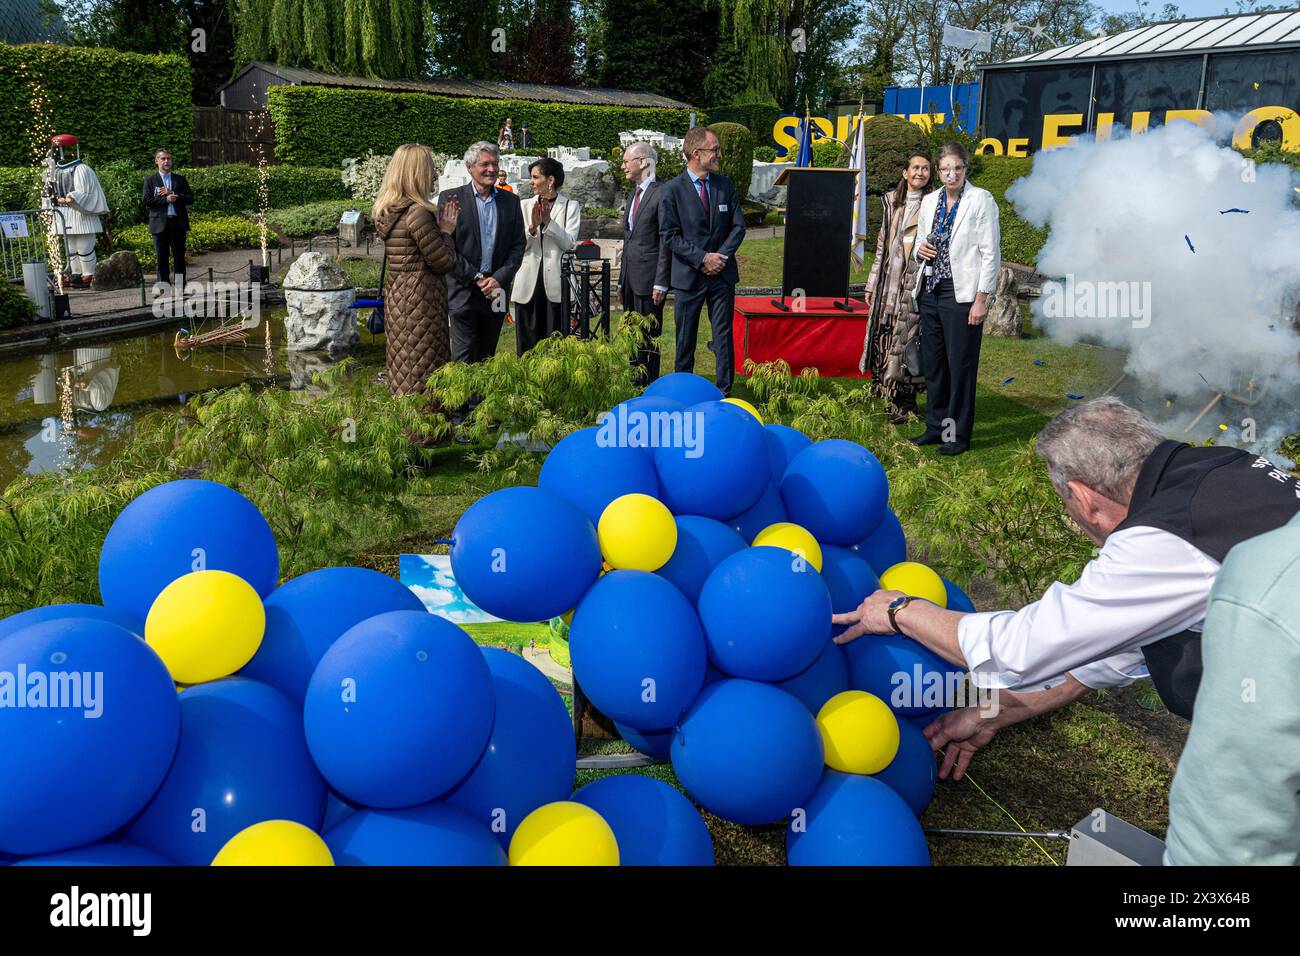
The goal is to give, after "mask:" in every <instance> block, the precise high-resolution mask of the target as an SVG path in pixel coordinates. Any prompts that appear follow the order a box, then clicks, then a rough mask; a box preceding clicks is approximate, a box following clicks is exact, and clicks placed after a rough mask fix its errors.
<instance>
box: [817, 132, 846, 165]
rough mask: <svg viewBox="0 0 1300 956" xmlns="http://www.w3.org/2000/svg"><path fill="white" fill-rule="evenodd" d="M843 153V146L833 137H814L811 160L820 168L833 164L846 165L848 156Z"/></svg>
mask: <svg viewBox="0 0 1300 956" xmlns="http://www.w3.org/2000/svg"><path fill="white" fill-rule="evenodd" d="M841 153H844V147H843V146H841V145H840V144H839V143H837V142H835V141H834V140H833V139H815V140H813V144H812V155H813V158H812V162H813V165H814V166H816V167H819V168H822V169H826V168H829V167H835V166H843V167H847V166H848V165H849V158H848V156H847V155H841Z"/></svg>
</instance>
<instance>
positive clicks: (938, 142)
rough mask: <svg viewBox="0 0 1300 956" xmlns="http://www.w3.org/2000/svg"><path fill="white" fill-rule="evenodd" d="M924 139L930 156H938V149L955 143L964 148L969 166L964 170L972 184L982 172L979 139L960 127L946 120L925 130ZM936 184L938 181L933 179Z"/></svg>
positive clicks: (982, 161) (982, 158) (982, 160)
mask: <svg viewBox="0 0 1300 956" xmlns="http://www.w3.org/2000/svg"><path fill="white" fill-rule="evenodd" d="M926 137H927V138H928V139H929V141H930V155H931V156H938V155H939V149H940V147H942V146H946V145H947V144H948V143H957V144H958V145H960V146H963V147H965V149H966V155H967V156H969V157H970V165H969V166H968V167H967V169H966V177H967V178H968V179H970V180H971V181H972V182H973V181H974V179H975V177H976V176H978V175H979V174H980V173H981V172H983V171H984V157H983V156H982V155H980V153H979V152H978V149H979V144H980V141H979V138H978V137H975V136H972V135H971V134H970V133H967V132H966V131H965V130H964V129H962V128H961V127H960V126H956V125H954V124H953V123H952V122H951V121H950V120H949V119H948V118H945V119H944V121H943V122H942V123H935V124H933V125H932V126H930V127H929V129H927V130H926ZM935 182H938V179H937V178H936V179H935Z"/></svg>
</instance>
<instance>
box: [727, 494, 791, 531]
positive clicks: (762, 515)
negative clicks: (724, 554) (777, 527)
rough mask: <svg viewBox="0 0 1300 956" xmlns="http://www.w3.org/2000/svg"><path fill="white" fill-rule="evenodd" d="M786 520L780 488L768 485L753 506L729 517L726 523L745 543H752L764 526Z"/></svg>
mask: <svg viewBox="0 0 1300 956" xmlns="http://www.w3.org/2000/svg"><path fill="white" fill-rule="evenodd" d="M788 520H789V519H788V518H787V517H786V514H785V504H784V503H783V502H782V501H781V492H780V490H778V489H777V487H776V485H768V486H767V487H766V488H764V489H763V494H762V495H760V496H759V499H758V501H756V502H754V505H753V507H751V508H750V509H749V510H748V511H746V512H745V513H744V514H739V515H736V517H734V518H731V519H730V520H728V521H727V524H728V525H730V526H731V529H732V530H733V531H735V532H736V533H737V534H738V535H740V536H741V538H743V539H744V541H745V544H752V543H753V541H754V539H755V538H757V537H758V533H759V532H760V531H762V530H763V529H764V528H766V527H768V526H769V525H774V524H778V523H780V522H782V521H788Z"/></svg>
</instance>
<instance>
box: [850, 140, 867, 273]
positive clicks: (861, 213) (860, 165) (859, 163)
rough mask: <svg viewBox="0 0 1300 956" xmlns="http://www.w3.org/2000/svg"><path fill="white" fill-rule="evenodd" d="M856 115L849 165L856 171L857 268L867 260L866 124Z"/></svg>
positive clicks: (854, 247) (855, 244)
mask: <svg viewBox="0 0 1300 956" xmlns="http://www.w3.org/2000/svg"><path fill="white" fill-rule="evenodd" d="M864 119H865V117H863V116H859V117H858V128H857V131H856V132H855V133H854V134H853V150H852V155H851V157H850V159H849V163H850V165H851V166H852V167H853V168H854V169H856V170H857V171H858V176H857V180H858V182H857V186H856V188H855V190H854V193H853V246H852V255H853V264H854V265H856V266H857V267H858V268H859V269H860V268H862V266H863V264H864V263H865V262H866V261H867V137H866V127H867V124H866V123H865V122H863V120H864Z"/></svg>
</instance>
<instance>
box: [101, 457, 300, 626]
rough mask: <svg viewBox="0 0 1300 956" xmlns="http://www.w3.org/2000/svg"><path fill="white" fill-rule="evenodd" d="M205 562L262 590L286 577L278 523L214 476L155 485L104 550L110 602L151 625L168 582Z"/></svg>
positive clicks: (104, 590) (104, 588)
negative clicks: (154, 608) (155, 605)
mask: <svg viewBox="0 0 1300 956" xmlns="http://www.w3.org/2000/svg"><path fill="white" fill-rule="evenodd" d="M197 570H206V571H229V572H230V573H231V574H236V575H238V576H239V577H241V578H243V579H244V580H245V581H247V582H248V583H249V584H250V585H252V587H253V589H254V590H255V591H257V593H258V594H260V595H261V596H262V597H266V596H267V595H268V594H270V593H271V592H272V591H274V590H275V586H276V585H277V584H279V583H280V554H279V552H278V551H277V550H276V547H275V537H274V536H273V535H272V534H271V526H270V525H268V524H267V523H266V519H265V518H263V517H262V514H261V512H259V511H258V510H257V508H256V507H255V506H254V505H253V503H252V502H251V501H249V500H248V499H247V498H245V497H244V496H243V495H241V494H240V493H239V492H237V491H235V490H234V489H232V488H227V487H226V486H225V485H219V484H217V483H216V482H214V481H203V480H201V479H197V478H187V479H184V480H181V481H169V482H167V483H166V484H163V485H158V486H157V487H156V488H151V489H149V490H148V491H146V492H145V493H144V494H142V495H140V497H138V498H136V499H135V500H134V501H132V502H131V503H130V504H129V505H127V506H126V508H125V509H123V511H122V513H121V514H120V515H118V516H117V520H116V521H114V522H113V526H112V527H111V528H109V529H108V536H107V537H105V538H104V547H103V550H101V551H100V553H99V593H100V594H101V595H102V597H103V600H104V606H105V607H107V608H109V609H110V610H114V611H117V612H118V613H120V614H124V615H126V617H127V618H129V619H130V620H132V621H135V622H137V627H136V632H137V633H141V631H140V629H141V628H143V626H144V620H145V618H146V617H148V616H149V608H150V607H152V606H153V602H154V599H155V598H156V597H158V595H159V594H161V593H162V590H163V588H165V587H167V585H169V584H171V583H172V582H173V581H175V580H176V579H177V578H179V577H182V576H183V575H186V574H189V573H191V572H193V571H197Z"/></svg>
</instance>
